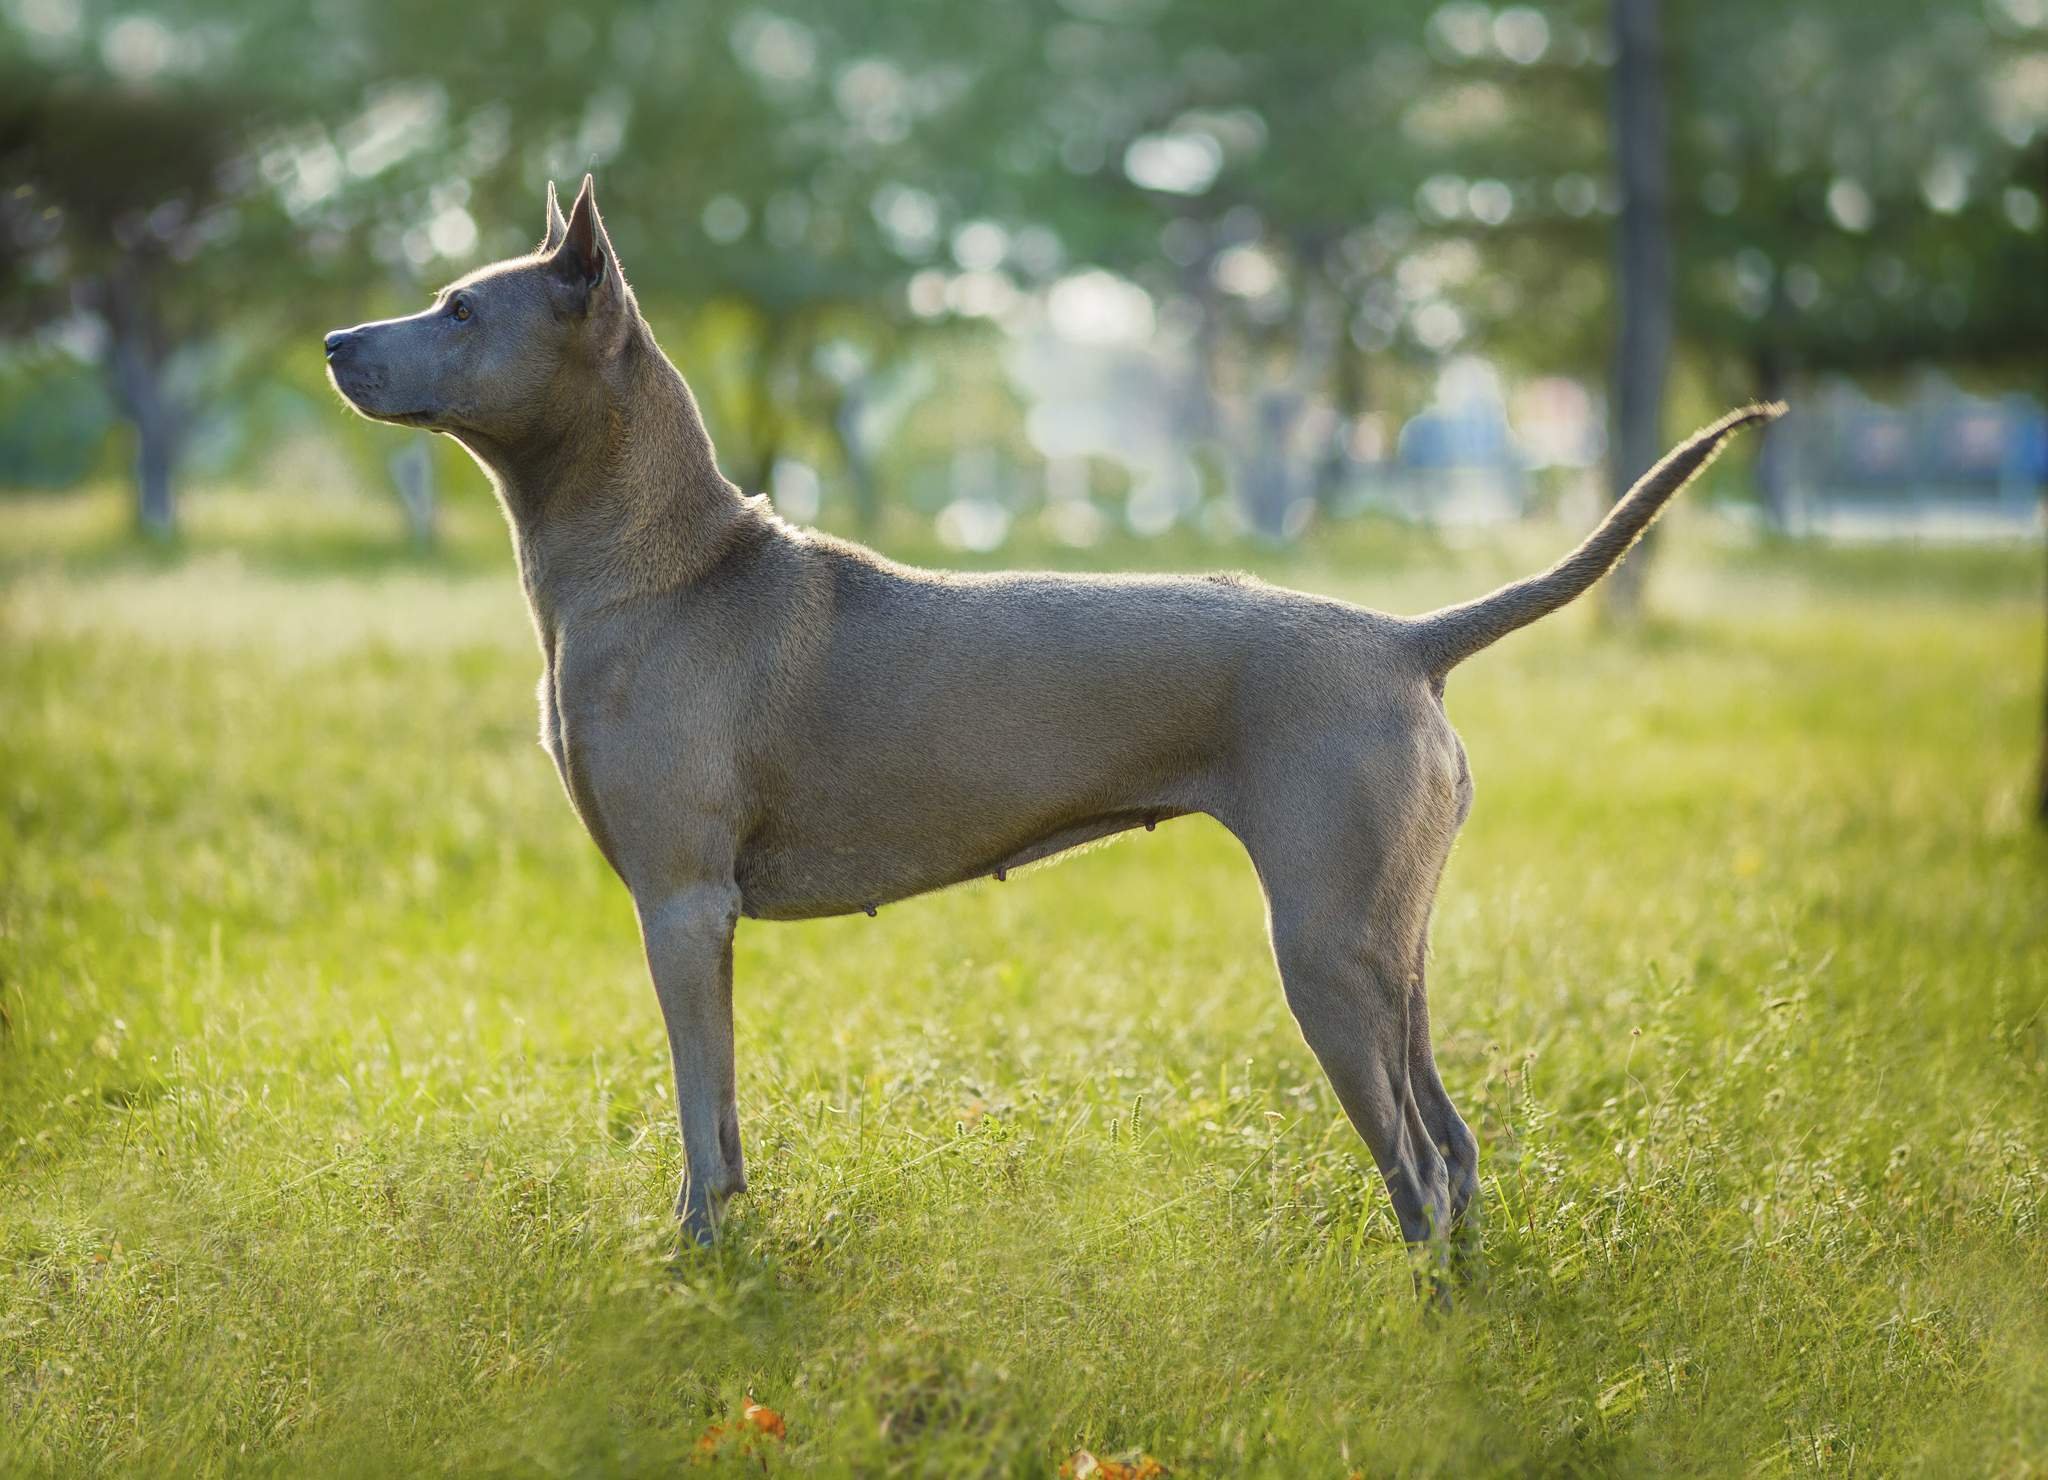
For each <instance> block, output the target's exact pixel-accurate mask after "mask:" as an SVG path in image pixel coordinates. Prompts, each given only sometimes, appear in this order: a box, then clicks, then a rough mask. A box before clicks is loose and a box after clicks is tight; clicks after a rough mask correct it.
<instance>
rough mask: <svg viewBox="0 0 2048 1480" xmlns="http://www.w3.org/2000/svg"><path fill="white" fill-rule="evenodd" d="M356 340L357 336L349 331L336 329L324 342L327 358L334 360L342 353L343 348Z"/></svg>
mask: <svg viewBox="0 0 2048 1480" xmlns="http://www.w3.org/2000/svg"><path fill="white" fill-rule="evenodd" d="M354 338H355V335H353V334H351V333H350V332H349V331H348V330H346V329H336V330H335V331H334V332H333V333H332V334H330V335H328V336H327V338H326V339H325V340H323V341H322V342H323V343H324V344H325V345H326V346H327V358H328V359H330V360H331V359H333V358H334V357H335V355H337V354H338V353H340V351H341V347H342V346H343V345H345V344H347V343H348V342H349V341H350V340H351V339H354Z"/></svg>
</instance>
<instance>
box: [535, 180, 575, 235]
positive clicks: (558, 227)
mask: <svg viewBox="0 0 2048 1480" xmlns="http://www.w3.org/2000/svg"><path fill="white" fill-rule="evenodd" d="M568 234H569V223H568V221H567V219H566V218H564V217H563V215H562V202H561V201H560V200H559V199H558V198H557V197H556V195H555V182H554V181H553V180H550V181H548V229H547V234H546V235H544V236H543V237H541V239H540V249H541V250H542V251H543V252H552V251H554V250H556V249H557V248H558V247H560V246H561V245H562V238H563V237H565V236H567V235H568Z"/></svg>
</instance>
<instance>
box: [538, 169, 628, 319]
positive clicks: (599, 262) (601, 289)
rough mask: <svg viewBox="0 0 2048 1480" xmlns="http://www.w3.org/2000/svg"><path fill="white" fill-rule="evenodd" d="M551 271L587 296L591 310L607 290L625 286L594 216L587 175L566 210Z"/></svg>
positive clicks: (608, 241) (594, 197)
mask: <svg viewBox="0 0 2048 1480" xmlns="http://www.w3.org/2000/svg"><path fill="white" fill-rule="evenodd" d="M554 268H555V272H556V273H557V274H558V275H559V276H560V277H561V279H562V281H563V282H565V283H568V284H569V285H570V286H571V287H574V288H580V289H582V290H583V291H584V292H585V293H587V294H589V295H590V296H589V299H588V300H587V301H588V302H589V303H590V304H591V305H592V306H595V305H596V304H597V302H598V301H599V300H600V299H601V298H604V297H606V296H609V295H608V294H607V292H606V289H608V288H609V289H617V288H619V287H621V286H623V285H624V283H625V279H624V278H623V277H621V276H620V275H619V264H618V262H617V260H616V259H615V258H614V257H613V256H612V241H611V238H610V237H608V236H606V235H605V231H604V222H603V221H602V220H601V219H600V218H599V216H598V214H597V191H596V188H595V186H594V184H593V183H592V181H591V178H590V176H588V175H585V176H584V177H583V188H582V189H581V190H579V191H577V192H576V204H575V205H573V206H571V207H569V221H568V224H567V225H566V226H564V227H563V228H562V243H561V245H560V246H559V247H557V248H556V249H555V256H554Z"/></svg>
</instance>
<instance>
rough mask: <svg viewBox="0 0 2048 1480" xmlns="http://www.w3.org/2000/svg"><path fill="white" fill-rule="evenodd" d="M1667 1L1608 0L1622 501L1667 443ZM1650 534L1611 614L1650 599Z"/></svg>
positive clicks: (1616, 472) (1617, 475)
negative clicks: (1663, 9)
mask: <svg viewBox="0 0 2048 1480" xmlns="http://www.w3.org/2000/svg"><path fill="white" fill-rule="evenodd" d="M1660 5H1661V0H1610V8H1609V21H1610V24H1611V26H1612V29H1613V34H1614V95H1613V128H1614V155H1615V164H1616V167H1617V168H1616V175H1617V177H1618V182H1619V184H1620V187H1621V214H1620V218H1619V220H1618V222H1617V236H1616V259H1617V260H1616V268H1617V275H1618V285H1617V286H1618V293H1617V297H1618V304H1617V307H1618V310H1619V316H1620V334H1619V338H1618V341H1617V343H1616V345H1615V355H1614V383H1613V392H1612V395H1611V398H1610V399H1611V402H1612V407H1611V415H1612V419H1613V432H1612V436H1611V438H1610V442H1611V445H1610V447H1609V452H1608V465H1609V469H1610V472H1611V476H1612V483H1613V492H1614V497H1615V498H1616V499H1619V498H1620V497H1621V496H1622V495H1623V494H1625V493H1626V492H1628V489H1629V487H1630V485H1631V484H1633V483H1634V482H1635V480H1636V479H1637V478H1639V477H1641V476H1642V475H1643V473H1644V472H1646V471H1647V470H1648V469H1649V467H1650V465H1651V464H1652V463H1654V462H1655V461H1656V460H1657V457H1658V455H1659V454H1660V453H1661V452H1662V451H1663V450H1664V448H1663V441H1664V435H1663V412H1664V379H1665V374H1666V371H1667V369H1668V367H1669V364H1670V360H1671V333H1672V327H1671V222H1670V215H1669V207H1670V195H1671V178H1670V168H1671V166H1670V158H1669V154H1668V151H1667V149H1666V145H1665V119H1664V77H1663V47H1662V42H1661V41H1660V39H1659V36H1658V30H1659V24H1658V21H1659V17H1658V11H1659V8H1660ZM1649 556H1650V544H1649V541H1648V540H1645V541H1643V543H1641V544H1639V545H1637V546H1636V548H1635V550H1634V551H1633V552H1632V553H1631V554H1630V555H1629V557H1628V558H1627V559H1626V560H1625V561H1623V562H1622V566H1621V569H1620V570H1618V571H1616V572H1615V574H1614V577H1613V579H1612V580H1611V581H1610V582H1609V584H1608V587H1607V592H1608V609H1609V611H1610V613H1612V614H1613V615H1616V616H1619V617H1622V618H1625V619H1626V618H1633V617H1634V616H1635V615H1636V614H1637V613H1638V612H1639V611H1640V609H1641V606H1642V587H1643V576H1644V570H1645V568H1646V567H1647V565H1648V564H1649Z"/></svg>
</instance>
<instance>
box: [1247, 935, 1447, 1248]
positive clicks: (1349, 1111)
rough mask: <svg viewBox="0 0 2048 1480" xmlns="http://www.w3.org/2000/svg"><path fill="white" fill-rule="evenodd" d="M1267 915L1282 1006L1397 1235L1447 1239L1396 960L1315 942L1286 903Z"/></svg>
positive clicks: (1437, 1163) (1437, 1159) (1441, 1170)
mask: <svg viewBox="0 0 2048 1480" xmlns="http://www.w3.org/2000/svg"><path fill="white" fill-rule="evenodd" d="M1274 909H1275V915H1274V922H1273V947H1274V955H1275V957H1276V958H1277V959H1278V961H1279V963H1280V978H1281V982H1282V984H1283V985H1284V986H1285V988H1286V991H1287V1005H1288V1007H1289V1009H1291V1010H1292V1011H1293V1013H1294V1020H1295V1021H1296V1022H1297V1023H1298V1024H1300V1026H1301V1034H1302V1037H1303V1038H1304V1039H1306V1040H1307V1041H1308V1046H1309V1048H1310V1050H1311V1051H1312V1052H1313V1053H1314V1054H1315V1056H1316V1062H1317V1063H1319V1064H1321V1065H1322V1067H1323V1072H1324V1073H1325V1074H1326V1075H1328V1076H1329V1079H1330V1085H1331V1087H1332V1088H1333V1089H1335V1090H1336V1091H1337V1099H1338V1101H1339V1103H1341V1104H1342V1105H1343V1106H1344V1113H1345V1114H1346V1115H1347V1116H1349V1117H1350V1120H1351V1123H1352V1125H1353V1126H1355V1127H1357V1130H1358V1133H1359V1135H1360V1136H1362V1137H1364V1139H1365V1144H1366V1146H1367V1147H1368V1148H1369V1149H1370V1150H1371V1152H1372V1158H1373V1161H1374V1162H1375V1163H1376V1164H1377V1165H1378V1167H1379V1171H1380V1176H1381V1177H1382V1178H1384V1179H1385V1181H1386V1184H1387V1192H1388V1195H1389V1196H1390V1197H1392V1199H1393V1202H1394V1216H1395V1217H1396V1219H1398V1220H1399V1222H1400V1225H1401V1235H1402V1237H1403V1238H1406V1239H1407V1240H1408V1241H1409V1242H1411V1243H1423V1242H1428V1241H1432V1240H1437V1239H1441V1238H1443V1237H1445V1236H1446V1235H1447V1234H1448V1233H1449V1231H1450V1227H1451V1219H1452V1211H1451V1194H1450V1185H1449V1181H1448V1178H1447V1175H1446V1170H1445V1166H1444V1158H1443V1154H1442V1153H1441V1152H1440V1151H1438V1150H1437V1147H1436V1140H1435V1137H1434V1136H1433V1135H1432V1134H1431V1133H1430V1130H1429V1127H1428V1125H1427V1124H1426V1123H1425V1122H1424V1120H1423V1117H1422V1112H1421V1109H1420V1107H1419V1106H1418V1105H1417V1103H1416V1099H1415V1094H1414V1089H1413V1085H1412V1083H1411V1081H1410V1076H1409V1065H1408V1038H1409V1025H1408V1012H1409V1000H1410V996H1409V984H1408V981H1407V973H1406V972H1405V971H1404V970H1403V969H1402V966H1401V962H1402V956H1403V953H1400V952H1392V951H1381V950H1378V949H1375V948H1373V947H1371V946H1368V947H1366V948H1365V949H1363V950H1360V949H1356V948H1354V947H1353V946H1351V945H1349V944H1347V943H1343V942H1340V941H1335V940H1328V939H1320V940H1319V939H1315V938H1313V937H1312V936H1307V935H1304V934H1303V933H1302V931H1301V929H1300V928H1299V924H1298V922H1297V921H1295V920H1291V919H1289V918H1288V916H1289V915H1290V914H1291V913H1292V912H1291V910H1290V909H1289V908H1288V907H1287V906H1286V905H1285V904H1283V903H1281V902H1278V901H1276V902H1275V907H1274Z"/></svg>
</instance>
